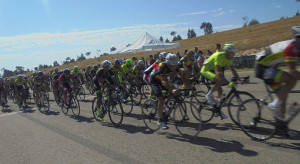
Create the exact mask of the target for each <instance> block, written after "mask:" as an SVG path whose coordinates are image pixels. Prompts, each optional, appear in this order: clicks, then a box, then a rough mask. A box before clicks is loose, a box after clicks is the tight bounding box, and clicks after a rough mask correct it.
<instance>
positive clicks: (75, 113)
mask: <svg viewBox="0 0 300 164" xmlns="http://www.w3.org/2000/svg"><path fill="white" fill-rule="evenodd" d="M70 108H71V109H72V113H73V116H75V117H78V116H79V115H80V104H79V101H78V100H77V98H76V97H73V98H72V99H71V102H70Z"/></svg>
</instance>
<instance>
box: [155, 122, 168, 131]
mask: <svg viewBox="0 0 300 164" xmlns="http://www.w3.org/2000/svg"><path fill="white" fill-rule="evenodd" d="M157 126H159V127H160V128H161V129H169V127H168V125H167V124H166V123H165V122H163V121H157Z"/></svg>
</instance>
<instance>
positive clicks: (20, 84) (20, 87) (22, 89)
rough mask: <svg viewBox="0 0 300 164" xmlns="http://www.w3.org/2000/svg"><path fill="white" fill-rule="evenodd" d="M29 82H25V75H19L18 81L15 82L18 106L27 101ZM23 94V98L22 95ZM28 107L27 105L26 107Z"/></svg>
mask: <svg viewBox="0 0 300 164" xmlns="http://www.w3.org/2000/svg"><path fill="white" fill-rule="evenodd" d="M28 88H29V87H28V85H27V81H26V80H25V78H24V76H23V75H18V76H17V79H16V80H15V94H16V98H17V100H18V102H17V103H18V104H19V103H21V102H20V101H22V100H25V99H26V98H27V95H26V91H27V89H28ZM20 93H22V97H21V95H20ZM25 106H27V105H25Z"/></svg>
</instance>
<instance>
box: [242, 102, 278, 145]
mask: <svg viewBox="0 0 300 164" xmlns="http://www.w3.org/2000/svg"><path fill="white" fill-rule="evenodd" d="M237 117H238V123H239V125H240V127H241V129H242V130H243V132H244V133H245V134H246V135H247V136H249V137H250V138H252V139H253V140H258V141H263V140H267V139H270V138H272V137H273V135H274V134H275V131H276V124H275V118H274V117H273V115H272V112H271V110H270V109H269V108H268V107H267V103H265V102H263V101H260V100H258V99H249V100H246V101H245V102H243V104H242V105H241V106H240V107H239V110H238V115H237Z"/></svg>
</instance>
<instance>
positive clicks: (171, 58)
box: [165, 53, 179, 65]
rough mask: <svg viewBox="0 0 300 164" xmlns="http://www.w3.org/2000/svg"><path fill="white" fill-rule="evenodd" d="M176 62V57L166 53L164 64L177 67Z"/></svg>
mask: <svg viewBox="0 0 300 164" xmlns="http://www.w3.org/2000/svg"><path fill="white" fill-rule="evenodd" d="M178 61H179V60H178V57H177V56H176V55H175V54H171V53H168V55H167V56H166V61H165V62H166V63H168V64H171V65H177V64H178Z"/></svg>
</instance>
